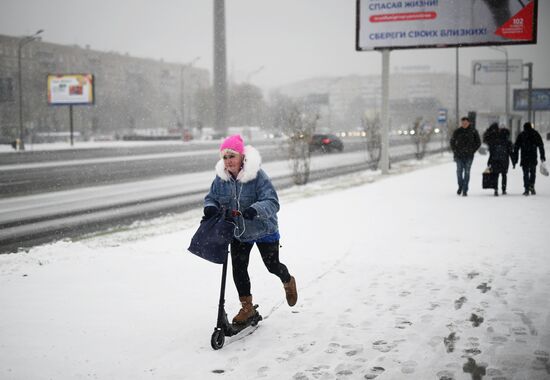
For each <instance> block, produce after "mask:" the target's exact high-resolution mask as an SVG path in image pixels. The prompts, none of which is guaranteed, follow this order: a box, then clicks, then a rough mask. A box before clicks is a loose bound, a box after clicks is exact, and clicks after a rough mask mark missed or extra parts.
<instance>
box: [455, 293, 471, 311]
mask: <svg viewBox="0 0 550 380" xmlns="http://www.w3.org/2000/svg"><path fill="white" fill-rule="evenodd" d="M466 301H468V299H467V298H466V297H464V296H462V297H460V298H459V299H457V300H455V310H459V309H460V308H461V307H462V306H463V305H464V303H465V302H466Z"/></svg>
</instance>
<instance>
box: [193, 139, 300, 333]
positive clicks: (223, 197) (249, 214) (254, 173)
mask: <svg viewBox="0 0 550 380" xmlns="http://www.w3.org/2000/svg"><path fill="white" fill-rule="evenodd" d="M261 162H262V159H261V156H260V153H259V152H258V151H257V150H256V149H255V148H253V147H252V146H250V145H248V146H246V147H245V146H244V142H243V140H242V138H241V136H239V135H233V136H229V137H228V138H226V139H225V140H224V141H223V142H222V144H221V146H220V160H219V161H218V163H217V164H216V178H215V179H214V181H213V182H212V186H211V187H210V191H209V192H208V194H207V195H206V197H205V198H204V217H205V218H206V219H208V218H211V217H213V216H214V215H216V214H217V212H218V210H219V209H220V208H222V207H223V208H225V209H227V210H231V211H232V214H233V216H234V223H235V225H236V227H235V231H234V238H233V241H232V242H231V264H232V267H233V281H234V282H235V286H236V287H237V292H238V293H239V300H240V301H241V309H240V310H239V312H238V314H237V315H236V316H235V317H234V318H233V323H235V324H246V323H247V322H248V321H249V320H250V319H251V318H253V317H254V316H255V314H256V313H257V311H256V309H255V308H254V306H253V303H252V294H251V292H250V277H249V275H248V261H249V257H250V251H251V250H252V247H253V246H254V244H256V246H257V247H258V250H259V251H260V255H261V257H262V260H263V262H264V264H265V266H266V268H267V269H268V270H269V272H270V273H273V274H274V275H276V276H277V277H279V279H280V280H281V282H282V283H283V288H284V290H285V294H286V300H287V303H288V305H289V306H294V305H295V304H296V301H297V299H298V293H297V290H296V280H295V279H294V277H293V276H291V275H290V273H289V272H288V269H287V267H286V266H285V265H284V264H283V263H281V262H280V261H279V238H280V235H279V225H278V220H277V212H278V211H279V198H278V196H277V192H276V191H275V187H274V186H273V184H272V183H271V179H270V178H269V177H268V176H267V174H266V173H265V172H264V171H263V170H262V169H261V168H260V166H261Z"/></svg>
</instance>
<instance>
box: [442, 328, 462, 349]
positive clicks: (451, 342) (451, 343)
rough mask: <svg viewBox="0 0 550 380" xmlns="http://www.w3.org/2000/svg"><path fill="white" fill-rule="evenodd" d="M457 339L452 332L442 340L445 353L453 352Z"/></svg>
mask: <svg viewBox="0 0 550 380" xmlns="http://www.w3.org/2000/svg"><path fill="white" fill-rule="evenodd" d="M459 339H460V338H459V337H458V336H457V335H456V333H454V332H452V333H450V334H449V336H448V337H446V338H443V344H444V345H445V348H446V349H447V353H451V352H453V351H454V350H455V345H456V342H457V341H458V340H459Z"/></svg>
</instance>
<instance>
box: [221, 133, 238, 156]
mask: <svg viewBox="0 0 550 380" xmlns="http://www.w3.org/2000/svg"><path fill="white" fill-rule="evenodd" d="M226 149H229V150H232V151H234V152H237V153H239V154H240V155H241V156H242V155H243V154H244V142H243V138H242V137H241V135H233V136H229V137H228V138H226V139H225V140H223V142H222V145H220V152H222V154H223V151H224V150H226Z"/></svg>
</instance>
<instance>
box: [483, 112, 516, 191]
mask: <svg viewBox="0 0 550 380" xmlns="http://www.w3.org/2000/svg"><path fill="white" fill-rule="evenodd" d="M483 142H484V143H485V144H487V146H488V147H489V160H488V161H487V166H489V167H490V168H491V172H492V173H493V174H494V175H496V176H497V186H496V188H495V196H498V175H499V174H500V175H501V176H502V185H501V186H502V194H506V184H507V174H508V168H509V166H510V159H512V160H513V157H514V148H513V146H512V142H511V141H510V131H509V130H508V129H506V128H502V129H501V128H499V127H498V124H497V123H493V124H491V126H490V127H489V128H488V129H487V131H485V133H484V134H483Z"/></svg>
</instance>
